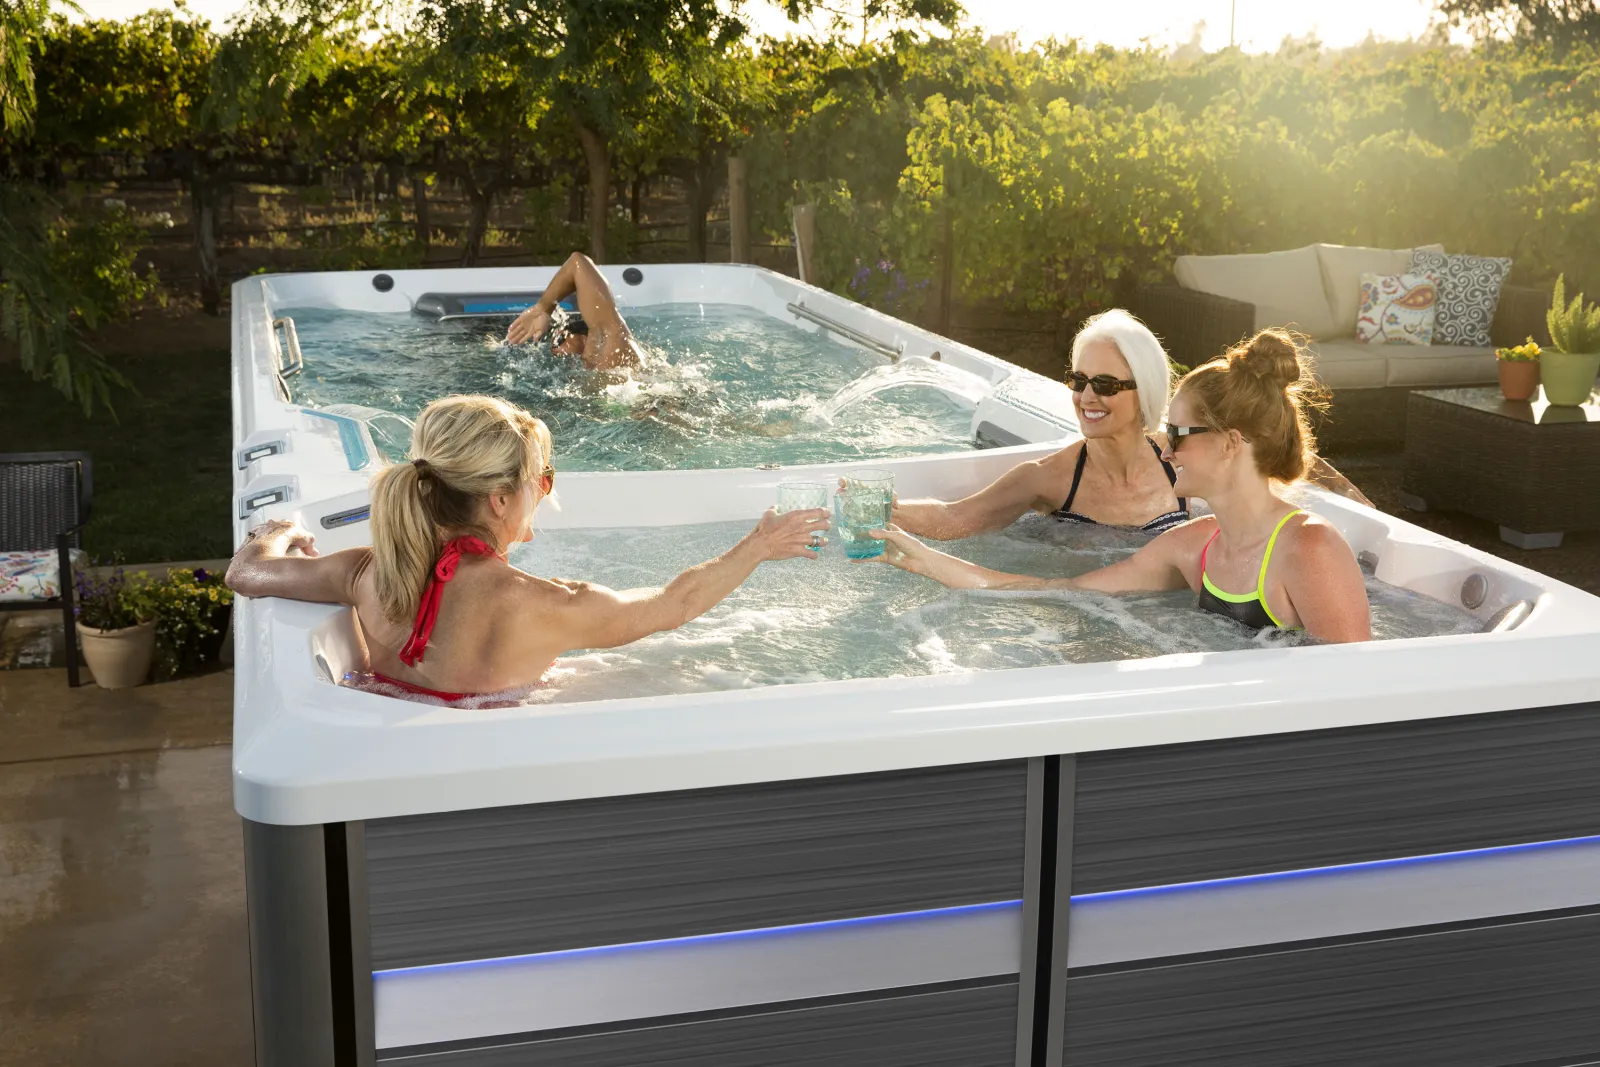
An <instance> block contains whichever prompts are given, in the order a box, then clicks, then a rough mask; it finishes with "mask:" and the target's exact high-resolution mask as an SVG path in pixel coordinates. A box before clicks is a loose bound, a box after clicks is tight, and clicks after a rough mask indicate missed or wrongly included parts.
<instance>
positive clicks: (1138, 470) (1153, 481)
mask: <svg viewBox="0 0 1600 1067" xmlns="http://www.w3.org/2000/svg"><path fill="white" fill-rule="evenodd" d="M1169 366H1170V365H1169V363H1168V360H1167V353H1166V351H1165V350H1164V349H1163V348H1162V347H1161V342H1160V341H1158V340H1157V339H1156V336H1155V334H1153V333H1151V332H1150V330H1149V328H1148V327H1146V326H1145V325H1144V323H1142V322H1140V321H1139V320H1138V319H1136V318H1134V317H1133V316H1132V315H1130V314H1128V313H1127V312H1126V311H1123V310H1120V309H1114V310H1111V311H1105V312H1101V313H1100V314H1099V315H1096V316H1094V317H1093V318H1091V319H1090V320H1089V321H1088V322H1086V323H1084V325H1083V328H1082V329H1080V330H1079V331H1078V334H1077V336H1076V337H1074V338H1073V339H1072V365H1071V370H1070V371H1069V373H1068V374H1067V385H1068V386H1070V387H1071V389H1072V406H1073V409H1074V413H1075V414H1076V415H1077V419H1078V426H1079V428H1080V430H1081V431H1082V434H1083V438H1082V440H1078V441H1073V442H1072V443H1071V444H1069V445H1067V446H1066V447H1065V448H1063V449H1061V450H1060V451H1058V452H1052V453H1051V454H1050V455H1048V456H1045V457H1043V458H1041V459H1034V460H1028V461H1027V462H1024V463H1019V464H1017V466H1015V467H1012V468H1011V469H1010V470H1009V471H1007V472H1006V473H1004V474H1002V475H1001V476H1000V477H999V478H997V479H995V480H994V481H993V482H991V483H990V484H989V485H987V486H985V487H984V488H982V489H980V490H978V491H977V492H976V493H973V494H972V495H971V496H968V497H965V498H963V499H961V500H950V501H945V500H896V501H895V504H894V523H895V525H896V526H898V527H899V528H900V529H902V530H905V531H906V532H907V533H913V534H920V535H922V536H923V537H932V538H934V539H935V540H940V541H954V540H957V539H959V538H963V537H972V536H975V535H977V534H980V533H986V532H988V531H990V530H999V529H1002V528H1004V527H1006V526H1009V525H1011V524H1012V523H1013V522H1015V521H1016V520H1017V519H1018V518H1019V517H1020V516H1021V515H1023V514H1024V513H1025V512H1028V511H1036V512H1039V513H1041V514H1045V515H1049V516H1051V517H1052V518H1054V519H1055V520H1057V521H1058V522H1066V523H1079V524H1086V525H1093V526H1102V525H1104V526H1120V527H1123V528H1124V529H1132V530H1137V531H1141V532H1143V533H1147V534H1151V535H1155V534H1159V533H1162V532H1164V531H1166V530H1170V529H1172V528H1173V527H1175V526H1178V525H1180V524H1182V523H1185V522H1188V521H1189V517H1190V516H1189V500H1188V498H1187V497H1186V496H1185V495H1184V494H1182V493H1179V492H1177V490H1176V488H1175V485H1176V482H1177V473H1176V472H1175V471H1174V470H1173V468H1172V465H1171V464H1170V463H1168V462H1167V461H1166V460H1164V459H1163V458H1162V453H1163V450H1164V449H1165V448H1166V447H1167V443H1168V442H1167V439H1166V436H1165V435H1164V434H1163V433H1162V432H1161V420H1162V417H1163V416H1164V415H1165V414H1166V411H1167V401H1168V400H1169V399H1170V397H1171V395H1172V372H1171V370H1170V369H1169ZM1312 462H1313V465H1312V468H1311V469H1310V470H1309V471H1308V472H1307V474H1306V477H1307V478H1308V480H1310V481H1313V482H1316V483H1317V484H1318V485H1321V486H1322V487H1323V488H1325V489H1329V490H1331V491H1333V492H1335V493H1339V494H1341V495H1343V496H1348V497H1350V498H1352V499H1354V500H1359V501H1360V502H1361V503H1363V504H1370V501H1368V500H1367V498H1366V497H1364V496H1362V495H1361V491H1360V490H1359V489H1357V488H1356V487H1355V486H1353V485H1351V484H1350V482H1349V481H1347V480H1346V479H1345V477H1344V476H1343V475H1341V474H1340V473H1339V472H1338V471H1336V470H1334V469H1333V468H1332V467H1331V466H1329V465H1328V464H1327V463H1326V462H1325V461H1323V460H1322V459H1321V458H1319V457H1314V458H1313V461H1312Z"/></svg>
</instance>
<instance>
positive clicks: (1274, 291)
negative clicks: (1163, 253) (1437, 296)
mask: <svg viewBox="0 0 1600 1067" xmlns="http://www.w3.org/2000/svg"><path fill="white" fill-rule="evenodd" d="M1407 255H1408V256H1409V255H1410V253H1409V252H1408V253H1407ZM1173 273H1174V274H1175V275H1176V276H1177V279H1178V284H1179V285H1181V286H1183V287H1184V288H1185V289H1195V290H1198V291H1200V292H1202V293H1210V294H1212V295H1213V296H1226V297H1231V298H1232V299H1234V300H1243V301H1245V302H1246V303H1248V304H1254V305H1255V306H1256V329H1258V330H1264V329H1266V328H1267V327H1268V326H1291V327H1293V328H1295V329H1297V330H1299V331H1300V332H1302V333H1307V334H1310V335H1311V336H1312V337H1317V338H1321V337H1331V336H1333V335H1334V333H1335V332H1336V326H1335V322H1334V318H1333V312H1332V311H1330V310H1329V308H1328V297H1327V293H1326V291H1325V289H1324V287H1323V282H1322V266H1321V262H1320V261H1319V260H1318V258H1317V246H1316V245H1306V246H1305V247H1304V248H1296V249H1294V250H1293V251H1290V252H1266V253H1262V254H1258V255H1241V256H1179V257H1178V261H1177V262H1176V263H1175V264H1173ZM1350 327H1351V332H1353V331H1354V328H1355V316H1354V314H1353V313H1352V315H1351V319H1350Z"/></svg>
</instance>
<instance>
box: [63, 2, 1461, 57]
mask: <svg viewBox="0 0 1600 1067" xmlns="http://www.w3.org/2000/svg"><path fill="white" fill-rule="evenodd" d="M78 3H79V5H80V6H81V7H82V8H83V10H84V14H85V15H87V16H88V17H90V18H126V17H127V16H129V15H133V14H137V13H139V12H141V11H145V10H147V9H148V8H150V7H152V6H156V5H154V4H152V2H151V0H78ZM241 6H243V4H242V0H188V7H189V10H191V11H193V12H195V13H196V14H199V15H203V16H205V17H206V18H209V19H210V20H211V21H212V22H213V23H218V24H220V23H222V22H224V21H226V20H227V18H228V17H229V16H230V15H232V14H233V13H234V12H235V11H237V10H238V9H239V8H240V7H241ZM966 6H967V10H968V20H969V21H970V22H971V23H973V24H974V25H977V26H978V27H980V28H982V29H983V30H984V32H985V33H988V34H1005V33H1015V34H1016V35H1017V38H1018V40H1019V41H1020V42H1021V43H1022V44H1024V45H1028V44H1032V43H1033V42H1035V41H1038V40H1041V39H1043V38H1046V37H1052V36H1053V37H1058V38H1066V37H1077V38H1079V39H1081V40H1084V41H1086V42H1088V43H1090V44H1095V43H1100V42H1104V43H1106V44H1112V45H1116V46H1119V47H1124V48H1127V47H1136V46H1138V45H1139V44H1141V43H1142V42H1144V41H1146V40H1148V41H1149V42H1150V43H1151V44H1154V45H1156V46H1158V47H1167V46H1171V45H1176V44H1182V43H1184V42H1186V41H1188V40H1190V39H1191V37H1192V36H1193V34H1194V31H1195V29H1196V27H1197V26H1199V27H1201V34H1200V43H1201V46H1202V47H1203V48H1205V49H1206V50H1207V51H1213V50H1215V49H1218V48H1223V47H1226V46H1227V44H1228V43H1229V38H1228V31H1229V21H1230V17H1231V19H1232V23H1233V33H1234V42H1235V43H1236V44H1238V45H1239V46H1241V47H1243V48H1244V49H1245V50H1247V51H1252V52H1262V51H1272V50H1274V49H1276V48H1277V47H1278V45H1279V43H1281V42H1282V41H1283V39H1284V38H1285V37H1304V36H1306V35H1308V34H1312V33H1314V34H1316V36H1317V38H1318V39H1319V40H1321V41H1322V43H1323V44H1325V45H1328V46H1330V47H1334V48H1338V47H1343V46H1345V45H1352V44H1356V43H1358V42H1360V41H1362V40H1365V39H1366V37H1367V36H1368V34H1373V35H1376V36H1377V37H1379V38H1380V39H1385V40H1403V39H1405V38H1407V37H1415V36H1418V35H1420V34H1422V33H1423V32H1424V31H1426V30H1427V29H1428V25H1429V23H1430V21H1431V20H1432V19H1433V17H1434V16H1433V2H1432V0H1321V2H1308V0H1092V2H1084V0H966ZM1230 8H1231V10H1230ZM745 13H746V17H747V18H749V19H750V21H751V22H753V23H754V25H755V28H756V29H757V30H758V31H760V32H767V33H772V34H774V35H783V34H784V33H786V32H789V31H790V29H791V26H790V23H789V22H788V20H787V19H786V18H785V17H784V16H783V14H782V13H781V10H780V9H779V8H778V7H777V6H776V5H774V4H771V3H769V2H767V0H752V2H749V3H747V4H746V7H745Z"/></svg>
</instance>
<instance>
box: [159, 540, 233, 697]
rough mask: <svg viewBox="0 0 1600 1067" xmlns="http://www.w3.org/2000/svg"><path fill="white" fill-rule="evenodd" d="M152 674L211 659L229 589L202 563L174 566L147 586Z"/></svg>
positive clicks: (162, 675) (216, 649)
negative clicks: (152, 637) (151, 625)
mask: <svg viewBox="0 0 1600 1067" xmlns="http://www.w3.org/2000/svg"><path fill="white" fill-rule="evenodd" d="M150 598H151V606H152V619H153V621H154V622H155V628H156V653H157V658H156V677H158V678H172V677H174V676H176V675H177V674H179V673H184V672H188V671H193V670H197V669H199V668H200V667H201V666H202V665H204V664H206V663H208V662H211V661H214V660H215V659H216V658H217V654H218V653H219V652H220V651H221V647H222V637H223V634H224V632H225V631H226V630H227V628H228V615H229V613H230V612H231V611H232V605H233V590H231V589H229V588H228V587H227V586H226V585H224V584H223V582H222V575H220V574H212V573H211V572H209V571H207V570H205V569H204V568H203V567H197V568H195V569H194V570H189V569H187V568H183V567H178V568H174V569H173V570H170V571H168V572H167V576H166V577H165V578H164V579H162V580H161V581H159V582H156V583H155V584H154V585H152V586H151V587H150Z"/></svg>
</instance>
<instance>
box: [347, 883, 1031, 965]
mask: <svg viewBox="0 0 1600 1067" xmlns="http://www.w3.org/2000/svg"><path fill="white" fill-rule="evenodd" d="M1021 907H1022V901H1020V900H993V901H988V902H987V903H983V904H958V905H956V906H954V907H949V908H925V909H923V910H921V911H901V912H894V913H892V914H889V915H859V916H855V917H853V918H849V919H824V920H823V921H821V922H813V923H794V924H792V925H789V926H764V927H759V928H757V929H754V930H727V931H723V932H720V933H714V934H694V935H692V936H689V937H670V938H663V939H661V940H658V941H630V942H626V943H624V944H620V945H594V946H591V947H588V948H567V949H558V950H556V951H554V952H530V953H525V954H523V955H520V956H496V957H492V958H489V959H481V960H459V961H455V962H451V963H425V964H421V965H419V966H416V967H395V968H392V969H390V970H386V971H373V972H372V976H373V978H375V979H379V978H383V977H384V976H385V975H402V974H420V973H422V972H425V971H443V970H449V969H451V968H460V967H483V966H488V965H493V964H514V963H521V962H525V961H528V960H535V959H537V960H558V959H570V958H572V957H574V956H595V955H601V954H605V953H618V952H639V951H647V950H649V949H653V948H663V949H665V948H680V947H683V946H685V945H703V944H709V943H712V942H718V941H735V940H746V939H750V938H756V937H784V936H795V935H804V934H812V933H817V932H819V931H823V930H837V929H840V928H842V927H849V926H867V925H882V924H886V923H893V922H905V921H910V920H917V919H932V918H949V917H954V916H956V915H971V914H973V913H975V912H983V911H1002V910H1005V909H1008V908H1015V909H1019V910H1020V909H1021Z"/></svg>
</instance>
